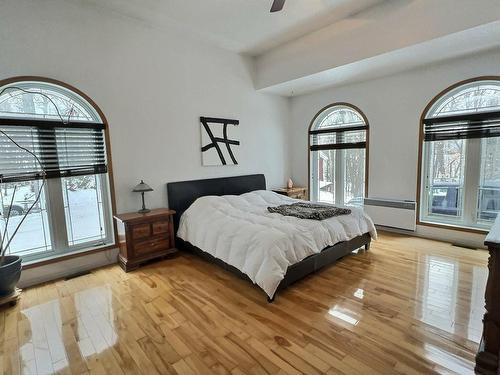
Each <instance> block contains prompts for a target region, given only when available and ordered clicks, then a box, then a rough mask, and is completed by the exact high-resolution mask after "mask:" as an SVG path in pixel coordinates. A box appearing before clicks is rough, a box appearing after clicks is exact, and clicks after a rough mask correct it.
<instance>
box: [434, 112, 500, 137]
mask: <svg viewBox="0 0 500 375" xmlns="http://www.w3.org/2000/svg"><path fill="white" fill-rule="evenodd" d="M489 137H500V111H495V112H482V113H469V114H460V115H453V116H442V117H432V118H426V119H425V120H424V140H425V141H428V142H431V141H445V140H450V139H467V138H489Z"/></svg>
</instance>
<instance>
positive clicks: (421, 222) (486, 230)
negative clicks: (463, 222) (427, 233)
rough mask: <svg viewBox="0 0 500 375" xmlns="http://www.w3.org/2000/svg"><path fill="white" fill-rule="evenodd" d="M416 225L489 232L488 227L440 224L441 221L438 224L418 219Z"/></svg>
mask: <svg viewBox="0 0 500 375" xmlns="http://www.w3.org/2000/svg"><path fill="white" fill-rule="evenodd" d="M417 225H423V226H426V227H433V228H441V229H448V230H455V231H459V232H468V233H477V234H487V233H488V232H489V230H488V229H481V228H470V227H461V226H458V225H453V224H441V223H439V224H438V223H433V222H429V221H420V220H417Z"/></svg>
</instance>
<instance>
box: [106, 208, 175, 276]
mask: <svg viewBox="0 0 500 375" xmlns="http://www.w3.org/2000/svg"><path fill="white" fill-rule="evenodd" d="M174 214H175V211H173V210H169V209H166V208H158V209H155V210H151V211H150V212H148V213H144V214H140V213H137V212H132V213H126V214H120V215H115V220H116V226H117V230H118V241H119V247H120V254H119V255H118V263H119V264H120V266H121V267H122V268H123V269H124V270H125V272H128V271H131V270H133V269H135V268H137V267H139V266H140V265H141V264H142V263H144V262H146V261H149V260H151V259H155V258H160V257H164V256H166V255H171V254H174V253H176V252H177V249H176V248H175V243H174V224H173V220H172V217H173V215H174Z"/></svg>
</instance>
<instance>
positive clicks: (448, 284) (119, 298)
mask: <svg viewBox="0 0 500 375" xmlns="http://www.w3.org/2000/svg"><path fill="white" fill-rule="evenodd" d="M486 261H487V252H486V251H472V250H468V249H462V248H459V247H452V246H451V245H449V244H446V243H441V242H436V241H430V240H424V239H419V238H412V237H404V236H399V235H394V234H388V233H381V234H380V238H379V240H378V241H377V242H374V243H372V247H371V250H370V251H368V252H365V251H360V252H359V253H358V254H354V255H352V256H348V257H346V258H344V259H343V260H341V261H339V262H338V263H336V264H335V265H333V266H331V267H328V268H326V269H323V270H322V271H320V272H318V273H316V274H315V275H312V276H310V277H308V278H306V279H304V280H302V281H300V282H298V283H297V284H295V285H293V286H291V287H289V288H288V289H286V290H284V291H282V292H280V293H279V294H278V296H277V298H276V301H275V302H274V303H273V304H268V303H267V302H266V297H265V295H264V294H263V292H261V291H260V290H259V289H258V288H256V287H254V286H252V285H251V284H250V283H248V282H245V281H243V280H240V279H237V278H236V277H234V276H232V275H231V274H229V273H227V272H225V271H223V270H221V269H219V268H218V267H216V266H214V265H211V264H208V263H206V262H204V261H202V260H200V259H198V258H196V257H194V256H191V255H180V256H178V257H177V258H175V259H170V260H165V261H162V262H157V263H154V264H151V265H149V266H146V267H143V268H141V269H139V270H138V271H135V272H132V273H129V274H125V273H124V272H123V271H122V270H121V269H120V268H119V267H118V266H112V267H107V268H104V269H100V270H97V271H95V272H93V273H92V274H90V275H87V276H82V277H78V278H75V279H71V280H68V281H57V282H53V283H49V284H46V285H43V286H39V287H34V288H30V289H27V290H25V291H24V293H23V296H22V299H21V302H20V303H19V304H18V306H16V307H15V308H10V309H3V310H0V334H1V336H0V339H1V341H0V373H3V374H9V375H10V374H18V373H30V374H31V373H32V374H50V373H53V372H55V373H61V374H87V373H92V374H94V373H96V374H105V373H107V374H122V373H123V374H136V373H142V374H147V375H150V374H170V373H172V374H175V373H177V374H203V375H204V374H228V373H230V374H234V375H236V374H244V373H247V374H301V373H304V374H319V373H327V374H332V375H333V374H370V375H371V374H384V375H387V374H393V373H394V374H417V373H419V374H433V373H445V374H455V373H459V374H471V373H473V361H474V355H475V353H476V350H477V347H478V341H479V338H480V335H481V329H482V325H481V319H482V316H483V312H484V309H483V305H484V301H483V295H484V287H485V282H486V276H487V270H486Z"/></svg>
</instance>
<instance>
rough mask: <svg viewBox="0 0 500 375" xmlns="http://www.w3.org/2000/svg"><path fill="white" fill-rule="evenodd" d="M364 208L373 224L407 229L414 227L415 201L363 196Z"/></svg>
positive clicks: (413, 228)
mask: <svg viewBox="0 0 500 375" xmlns="http://www.w3.org/2000/svg"><path fill="white" fill-rule="evenodd" d="M364 209H365V212H366V213H367V214H368V215H369V216H370V217H371V218H372V220H373V222H374V223H375V225H379V226H384V227H388V228H396V229H402V230H407V231H415V229H416V203H415V201H407V200H396V199H385V198H365V200H364Z"/></svg>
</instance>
